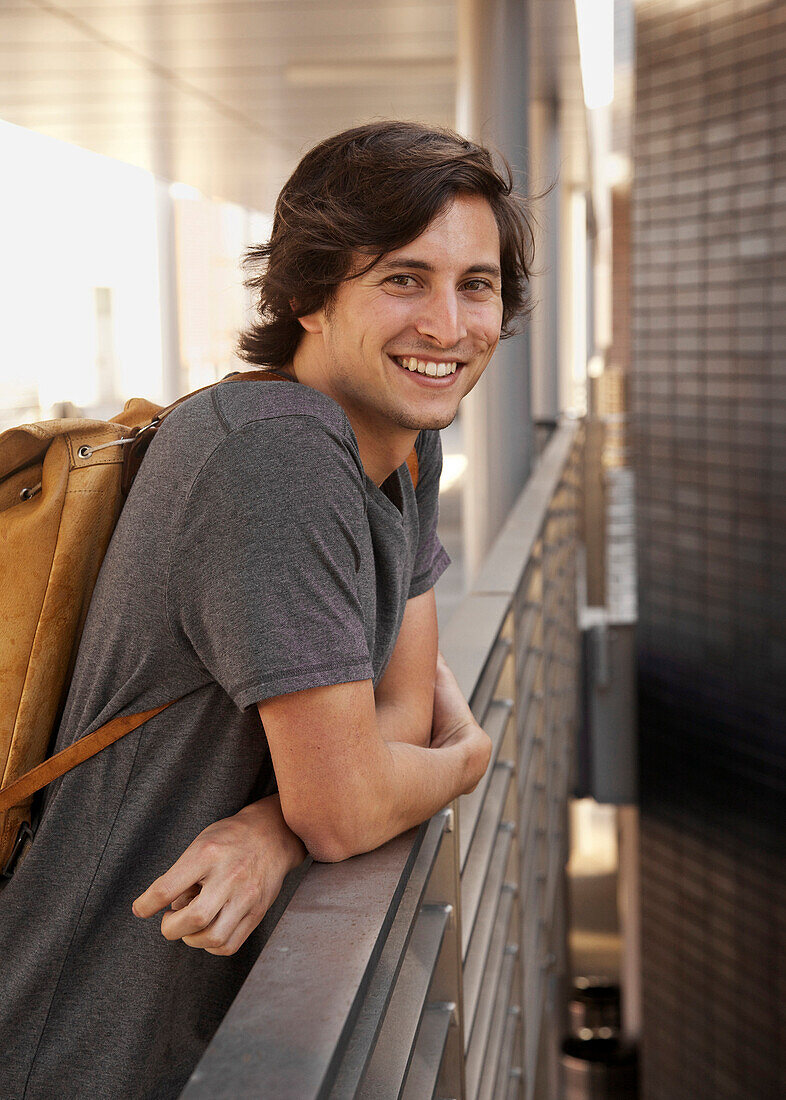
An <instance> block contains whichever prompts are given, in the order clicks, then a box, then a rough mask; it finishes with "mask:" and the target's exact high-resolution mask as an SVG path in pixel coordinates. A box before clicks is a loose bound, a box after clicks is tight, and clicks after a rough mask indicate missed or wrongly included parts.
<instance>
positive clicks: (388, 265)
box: [375, 256, 502, 279]
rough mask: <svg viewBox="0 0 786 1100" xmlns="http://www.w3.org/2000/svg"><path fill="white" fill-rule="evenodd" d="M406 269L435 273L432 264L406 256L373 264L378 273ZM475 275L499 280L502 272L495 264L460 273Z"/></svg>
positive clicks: (473, 267) (477, 266)
mask: <svg viewBox="0 0 786 1100" xmlns="http://www.w3.org/2000/svg"><path fill="white" fill-rule="evenodd" d="M401 267H408V268H410V269H411V270H414V271H432V272H433V271H435V270H436V269H435V267H434V265H433V264H430V263H427V262H426V261H425V260H416V259H410V258H409V257H407V256H401V257H400V258H399V259H396V260H380V262H379V263H378V264H375V268H376V269H377V270H378V271H395V270H396V269H397V268H401ZM475 273H478V274H481V275H491V276H493V277H494V278H497V279H499V278H500V276H501V274H502V272H501V271H500V269H499V267H498V266H497V264H472V265H471V266H470V267H468V268H467V270H466V271H464V272H462V278H463V277H464V276H465V275H473V274H475Z"/></svg>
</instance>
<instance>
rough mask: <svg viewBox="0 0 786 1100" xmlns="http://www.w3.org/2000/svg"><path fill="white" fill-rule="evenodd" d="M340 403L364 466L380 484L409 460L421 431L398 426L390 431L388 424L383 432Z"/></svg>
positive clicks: (375, 482) (369, 474)
mask: <svg viewBox="0 0 786 1100" xmlns="http://www.w3.org/2000/svg"><path fill="white" fill-rule="evenodd" d="M339 404H341V407H342V408H343V409H344V412H345V413H346V414H347V419H348V420H349V422H350V424H351V425H352V428H353V431H354V432H355V436H356V437H357V441H358V450H359V451H360V461H361V462H362V463H363V469H364V470H365V471H366V473H367V474H368V476H369V477H370V478H371V480H372V481H373V482H374V484H375V485H381V484H382V482H383V481H384V480H385V479H386V478H388V477H390V475H391V474H392V473H393V471H394V470H397V469H398V468H399V466H401V465H402V464H403V463H404V462H406V461H407V456H408V455H409V452H410V451H411V450H412V448H413V447H414V446H415V440H416V439H417V437H418V433H417V432H416V431H411V430H410V429H407V428H397V429H394V430H393V432H391V430H390V428H389V427H388V430H387V432H386V433H384V434H383V432H382V431H378V430H376V429H375V428H374V426H373V425H368V424H367V423H366V422H365V420H363V419H362V418H358V417H357V416H355V417H353V415H352V412H351V410H350V409H348V408H346V406H345V405H344V404H342V403H341V402H339Z"/></svg>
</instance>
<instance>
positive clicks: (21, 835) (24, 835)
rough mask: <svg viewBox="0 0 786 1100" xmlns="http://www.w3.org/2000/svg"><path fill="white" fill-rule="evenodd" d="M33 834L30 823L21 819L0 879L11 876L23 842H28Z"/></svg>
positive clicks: (0, 873) (22, 848) (22, 847)
mask: <svg viewBox="0 0 786 1100" xmlns="http://www.w3.org/2000/svg"><path fill="white" fill-rule="evenodd" d="M34 836H35V834H34V832H33V830H32V828H31V827H30V823H29V822H28V821H23V822H22V824H21V825H20V826H19V832H18V833H17V834H16V840H15V841H14V846H13V848H12V849H11V855H10V856H9V857H8V862H7V863H6V865H5V867H4V868H3V870H2V871H0V879H6V880H7V879H10V878H12V877H13V874H14V871H15V870H16V863H17V860H18V859H19V857H20V856H21V854H22V851H23V850H24V846H25V844H27V843H28V842H32V840H33V837H34Z"/></svg>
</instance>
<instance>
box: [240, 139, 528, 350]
mask: <svg viewBox="0 0 786 1100" xmlns="http://www.w3.org/2000/svg"><path fill="white" fill-rule="evenodd" d="M457 194H471V195H481V196H482V197H483V198H484V199H486V200H487V202H488V203H489V205H490V207H491V209H492V211H493V212H494V217H495V219H496V222H497V227H498V229H499V235H500V253H501V255H500V265H501V269H502V335H503V337H504V336H510V335H512V334H513V332H514V331H515V328H514V323H515V321H516V319H517V318H519V317H523V316H524V315H525V314H526V313H527V312H528V311H529V309H530V304H529V298H528V294H527V287H528V281H529V275H530V267H531V263H532V251H533V238H532V228H531V225H530V222H529V220H528V216H527V212H526V208H525V205H524V202H523V200H522V199H521V198H520V197H519V196H518V195H517V194H516V193H515V192H514V189H513V176H512V172H511V169H510V166H509V165H508V164H507V162H506V161H504V160H501V167H500V168H499V169H498V168H497V167H496V166H495V164H494V162H493V160H492V157H491V153H490V152H489V151H488V150H487V149H485V148H484V147H483V146H481V145H475V144H474V143H473V142H471V141H467V140H466V139H464V138H462V137H460V136H459V135H458V134H455V133H453V132H452V131H451V130H440V129H435V128H433V127H429V126H423V125H420V124H419V123H414V122H376V123H370V124H368V125H366V126H358V127H356V128H355V129H353V130H345V131H344V132H343V133H341V134H336V135H335V136H334V137H330V138H328V139H327V140H326V141H323V142H321V143H320V144H319V145H317V146H315V147H314V148H313V149H311V150H310V152H308V153H306V155H305V156H304V157H303V159H302V160H301V161H300V164H298V166H297V168H296V169H295V171H294V172H293V173H292V175H291V176H290V178H289V180H288V181H287V182H286V183H285V184H284V187H283V188H282V191H281V194H280V195H279V197H278V201H277V202H276V210H275V216H274V219H273V232H272V234H271V237H270V240H269V241H268V243H267V244H263V245H258V246H257V247H254V248H251V249H249V250H248V252H247V253H246V257H245V261H244V262H245V266H246V268H247V270H249V271H251V272H252V274H251V276H250V277H249V279H248V280H247V282H246V286H248V287H249V288H251V289H253V290H255V291H257V292H258V299H257V311H258V314H259V318H260V319H259V321H258V322H257V323H255V324H254V325H252V327H251V328H250V329H249V330H248V331H247V332H245V333H244V334H243V335H242V336H241V338H240V345H239V350H240V355H241V356H242V357H243V359H245V360H246V361H247V362H249V363H256V364H257V365H259V366H267V367H284V366H286V365H287V364H288V363H290V362H291V360H292V357H293V355H294V354H295V349H296V348H297V345H298V343H299V341H300V338H301V336H302V335H303V329H302V327H301V325H300V324H299V322H298V320H297V318H298V317H302V316H305V315H306V314H308V313H313V312H315V311H316V310H318V309H321V308H322V307H324V306H329V304H330V301H331V299H332V297H333V295H334V293H335V291H336V288H337V287H338V286H339V284H340V283H342V282H344V280H345V279H347V278H350V277H352V278H355V277H356V276H357V275H358V274H361V273H362V272H363V271H367V270H369V268H371V267H373V265H374V264H375V263H376V262H377V261H378V260H379V259H380V258H381V257H382V256H384V255H385V254H386V253H387V252H392V251H393V250H394V249H398V248H402V247H403V246H404V245H406V244H409V243H410V241H414V240H415V238H416V237H419V236H420V234H421V233H423V232H424V231H425V230H426V229H427V227H428V226H429V225H430V224H431V222H432V221H433V220H434V218H435V217H436V216H437V215H438V214H440V213H441V212H442V210H443V209H444V208H445V206H446V205H447V204H448V203H449V202H450V200H451V199H452V198H453V197H454V196H455V195H457ZM358 253H359V254H361V255H365V256H368V257H369V263H368V264H366V265H364V266H363V267H362V269H361V272H358V271H353V265H354V263H355V257H356V255H357V254H358ZM293 303H294V305H293Z"/></svg>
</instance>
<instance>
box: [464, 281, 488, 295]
mask: <svg viewBox="0 0 786 1100" xmlns="http://www.w3.org/2000/svg"><path fill="white" fill-rule="evenodd" d="M464 287H465V289H466V290H469V291H470V292H472V293H477V292H478V291H483V290H493V289H494V288H493V286H492V285H491V283H490V282H489V281H488V279H467V281H466V282H465V283H464Z"/></svg>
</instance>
